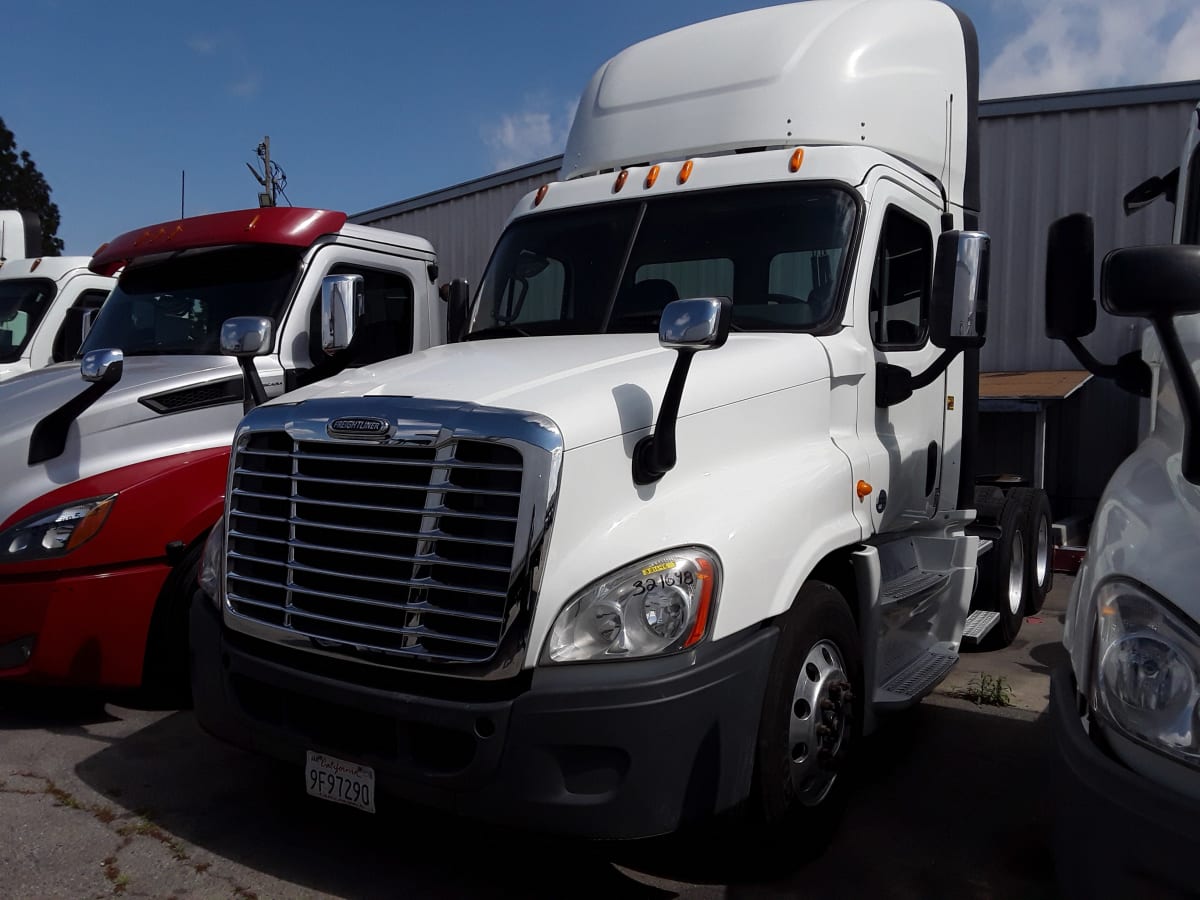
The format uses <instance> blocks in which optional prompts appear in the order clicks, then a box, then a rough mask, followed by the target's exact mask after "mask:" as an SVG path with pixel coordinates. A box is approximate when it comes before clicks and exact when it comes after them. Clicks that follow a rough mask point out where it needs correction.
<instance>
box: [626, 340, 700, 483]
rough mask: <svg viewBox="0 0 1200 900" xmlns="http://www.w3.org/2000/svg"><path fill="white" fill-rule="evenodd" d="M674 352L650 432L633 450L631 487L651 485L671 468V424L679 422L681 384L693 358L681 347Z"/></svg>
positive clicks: (673, 428)
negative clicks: (634, 485)
mask: <svg viewBox="0 0 1200 900" xmlns="http://www.w3.org/2000/svg"><path fill="white" fill-rule="evenodd" d="M677 352H678V354H679V355H678V356H676V357H675V368H673V369H672V370H671V380H670V381H668V382H667V392H666V393H665V394H664V395H663V400H662V406H661V407H660V408H659V410H658V421H657V422H656V423H655V425H654V432H653V433H652V434H648V435H646V436H645V437H643V438H642V439H641V440H640V441H638V442H637V445H636V446H635V447H634V448H633V483H634V484H653V483H654V482H656V481H658V479H660V478H662V477H663V476H664V475H666V474H667V473H668V472H670V471H671V470H672V469H673V468H675V462H676V459H677V455H676V451H675V423H676V421H677V420H678V419H679V403H680V400H681V399H682V398H683V385H684V382H685V381H687V375H688V369H690V368H691V366H692V357H693V356H695V355H696V351H695V350H691V349H688V348H683V347H681V348H680V349H679V350H678V351H677Z"/></svg>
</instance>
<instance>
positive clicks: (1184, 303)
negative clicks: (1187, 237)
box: [1100, 244, 1200, 319]
mask: <svg viewBox="0 0 1200 900" xmlns="http://www.w3.org/2000/svg"><path fill="white" fill-rule="evenodd" d="M1100 302H1101V303H1103V304H1104V308H1105V309H1106V310H1108V312H1110V313H1112V314H1113V315H1114V316H1140V317H1143V318H1146V319H1158V318H1163V317H1168V316H1183V315H1189V314H1191V313H1198V312H1200V246H1193V245H1188V244H1167V245H1164V246H1157V247H1125V248H1123V249H1120V250H1113V251H1112V252H1111V253H1109V254H1108V255H1107V256H1106V257H1104V263H1103V265H1102V267H1101V270H1100Z"/></svg>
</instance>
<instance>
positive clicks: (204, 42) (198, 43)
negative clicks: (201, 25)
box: [187, 34, 217, 56]
mask: <svg viewBox="0 0 1200 900" xmlns="http://www.w3.org/2000/svg"><path fill="white" fill-rule="evenodd" d="M187 45H188V46H189V47H191V48H192V50H193V51H194V52H196V53H199V54H200V55H201V56H207V55H208V54H209V53H212V52H214V51H215V50H216V49H217V42H216V40H215V39H214V38H210V37H206V36H205V35H202V34H198V35H196V36H195V37H191V38H188V42H187Z"/></svg>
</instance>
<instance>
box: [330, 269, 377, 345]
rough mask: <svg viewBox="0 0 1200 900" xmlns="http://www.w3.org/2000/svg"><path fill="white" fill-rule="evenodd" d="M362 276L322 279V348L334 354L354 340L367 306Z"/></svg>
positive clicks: (331, 276) (339, 276)
mask: <svg viewBox="0 0 1200 900" xmlns="http://www.w3.org/2000/svg"><path fill="white" fill-rule="evenodd" d="M364 290H365V289H364V287H363V277H362V276H361V275H326V276H325V278H324V279H323V280H322V281H321V349H322V350H324V351H325V352H326V353H327V354H329V355H331V356H332V355H333V354H334V353H337V352H338V351H339V350H345V349H346V348H347V347H349V346H350V342H351V341H353V340H354V333H355V332H356V331H357V330H358V323H359V321H360V320H361V319H362V314H363V309H364V308H365V306H366V296H365V293H364Z"/></svg>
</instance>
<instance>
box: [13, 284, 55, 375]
mask: <svg viewBox="0 0 1200 900" xmlns="http://www.w3.org/2000/svg"><path fill="white" fill-rule="evenodd" d="M54 294H55V287H54V282H53V281H51V280H50V279H48V278H20V279H16V278H14V279H12V280H11V281H0V362H4V363H10V362H16V361H17V360H18V359H20V358H21V353H22V351H24V349H25V345H26V344H28V343H29V341H30V340H31V339H32V338H33V333H34V331H36V330H37V326H38V322H40V321H42V316H44V315H45V314H46V310H48V309H49V308H50V301H52V300H53V299H54Z"/></svg>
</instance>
